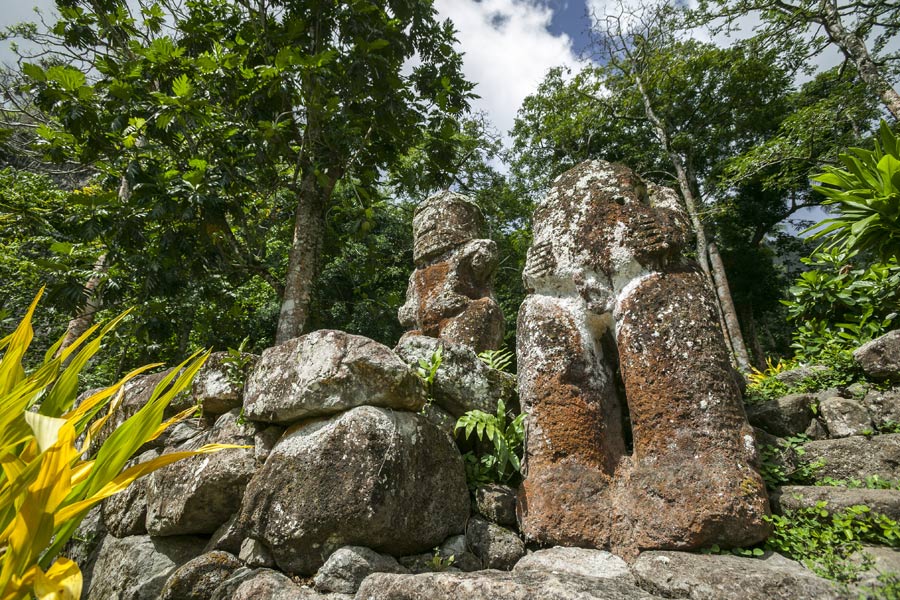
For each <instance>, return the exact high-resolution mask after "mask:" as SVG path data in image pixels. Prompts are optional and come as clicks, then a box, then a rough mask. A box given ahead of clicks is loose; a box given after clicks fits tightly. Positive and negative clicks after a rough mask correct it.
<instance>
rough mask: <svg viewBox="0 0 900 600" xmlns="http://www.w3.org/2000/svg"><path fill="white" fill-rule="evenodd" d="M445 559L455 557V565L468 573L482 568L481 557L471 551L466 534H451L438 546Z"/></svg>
mask: <svg viewBox="0 0 900 600" xmlns="http://www.w3.org/2000/svg"><path fill="white" fill-rule="evenodd" d="M438 552H439V553H440V555H441V557H442V558H444V559H445V560H449V559H450V558H451V557H452V558H453V566H454V567H456V568H458V569H459V570H460V571H465V572H466V573H468V572H470V571H479V570H481V568H482V566H481V559H480V558H478V557H477V556H475V555H474V554H472V553H471V552H470V551H469V545H468V543H467V542H466V536H465V535H451V536H450V537H448V538H447V539H446V540H444V543H443V544H441V546H440V548H438Z"/></svg>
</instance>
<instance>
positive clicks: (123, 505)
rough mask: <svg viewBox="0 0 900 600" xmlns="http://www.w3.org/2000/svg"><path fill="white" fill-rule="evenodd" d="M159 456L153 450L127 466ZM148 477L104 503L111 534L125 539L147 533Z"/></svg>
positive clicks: (105, 518)
mask: <svg viewBox="0 0 900 600" xmlns="http://www.w3.org/2000/svg"><path fill="white" fill-rule="evenodd" d="M157 456H159V450H156V449H151V450H147V451H146V452H144V453H142V454H141V455H140V456H138V457H137V458H135V459H133V460H131V461H129V462H128V464H127V466H128V467H131V466H133V465H136V464H139V463H142V462H147V461H148V460H152V459H154V458H156V457H157ZM147 482H148V478H147V477H141V478H140V479H138V480H137V481H134V482H133V483H132V484H131V485H129V486H128V487H127V488H125V489H124V490H122V491H121V492H119V493H118V494H116V495H115V496H110V497H109V498H107V499H106V500H104V501H103V504H102V507H103V508H102V510H103V522H104V524H105V525H106V529H107V530H108V531H109V533H110V534H112V535H114V536H116V537H119V538H123V537H128V536H130V535H143V534H145V533H147V525H146V521H147Z"/></svg>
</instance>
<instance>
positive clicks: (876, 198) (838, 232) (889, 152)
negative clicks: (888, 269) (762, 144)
mask: <svg viewBox="0 0 900 600" xmlns="http://www.w3.org/2000/svg"><path fill="white" fill-rule="evenodd" d="M879 134H880V136H879V137H880V143H879V140H875V149H874V150H866V149H863V148H851V149H850V152H848V153H846V154H841V155H840V159H841V161H842V162H843V163H844V167H845V168H844V169H839V168H837V167H826V168H825V172H824V173H823V174H821V175H819V176H817V177H814V178H813V180H814V181H816V182H818V183H819V184H820V185H818V186H815V187H814V188H813V189H815V190H816V191H817V192H819V193H820V194H822V195H824V196H825V197H826V200H825V201H824V202H823V204H826V205H830V206H834V207H836V208H837V209H838V212H839V215H838V216H836V217H832V218H829V219H825V220H824V221H822V222H821V223H818V224H816V225H815V226H813V227H811V228H810V229H808V230H807V231H814V232H815V233H813V235H812V236H810V237H811V239H821V238H826V239H827V243H828V246H827V247H828V248H840V249H841V250H843V251H844V252H846V253H847V254H848V255H849V256H853V255H855V254H856V253H858V252H863V251H871V252H873V253H874V254H875V255H876V256H879V257H880V258H881V260H882V261H887V260H890V259H894V261H895V264H896V260H897V259H898V258H900V143H898V141H897V137H896V136H895V135H894V133H893V132H892V131H891V129H890V127H888V125H887V123H885V122H884V121H881V128H880V131H879Z"/></svg>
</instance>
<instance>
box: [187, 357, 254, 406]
mask: <svg viewBox="0 0 900 600" xmlns="http://www.w3.org/2000/svg"><path fill="white" fill-rule="evenodd" d="M228 358H229V353H228V352H213V353H212V354H210V355H209V358H208V359H207V360H206V363H204V365H203V367H202V368H201V369H200V370H199V371H198V372H197V375H196V376H195V377H194V381H193V382H192V383H191V396H193V399H194V402H195V403H197V404H200V405H201V406H203V413H204V414H209V415H221V414H225V413H227V412H228V411H230V410H232V409H235V408H240V407H241V397H242V395H243V382H244V381H246V380H247V377H248V376H249V375H250V370H251V369H252V368H253V365H254V364H256V361H257V360H259V356H257V355H255V354H249V353H246V352H245V353H242V354H241V362H242V363H243V368H242V369H239V368H238V367H237V366H234V367H232V366H230V365H229V364H228ZM232 371H234V373H233V374H232Z"/></svg>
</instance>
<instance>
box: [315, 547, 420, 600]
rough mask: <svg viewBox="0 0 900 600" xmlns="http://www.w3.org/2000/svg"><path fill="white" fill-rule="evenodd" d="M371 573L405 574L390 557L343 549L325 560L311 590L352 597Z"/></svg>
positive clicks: (355, 548) (366, 550) (406, 570)
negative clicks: (314, 588) (313, 588)
mask: <svg viewBox="0 0 900 600" xmlns="http://www.w3.org/2000/svg"><path fill="white" fill-rule="evenodd" d="M372 573H409V570H408V569H406V568H405V567H403V566H401V565H400V563H398V562H397V560H396V559H395V558H394V557H393V556H388V555H387V554H379V553H378V552H375V551H374V550H372V549H370V548H365V547H363V546H345V547H343V548H341V549H339V550H338V551H337V552H335V553H334V554H332V555H331V556H329V557H328V560H326V561H325V564H324V565H322V568H320V569H319V572H318V573H316V578H315V587H316V589H317V590H318V591H320V592H338V593H341V594H355V593H356V590H357V589H359V584H361V583H362V581H363V579H365V578H366V577H367V576H368V575H370V574H372Z"/></svg>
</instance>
